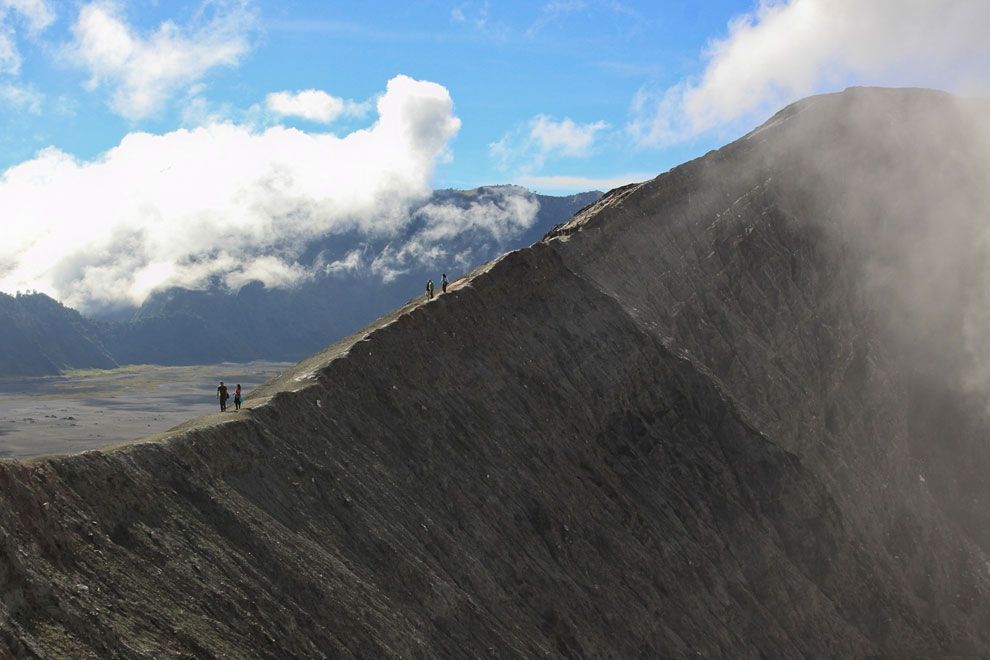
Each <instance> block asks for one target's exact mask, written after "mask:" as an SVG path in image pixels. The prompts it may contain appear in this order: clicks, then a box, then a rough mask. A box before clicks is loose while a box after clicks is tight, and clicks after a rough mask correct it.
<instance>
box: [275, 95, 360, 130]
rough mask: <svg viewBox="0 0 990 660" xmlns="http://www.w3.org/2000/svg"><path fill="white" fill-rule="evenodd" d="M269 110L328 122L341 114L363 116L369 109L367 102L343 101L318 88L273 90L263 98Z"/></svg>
mask: <svg viewBox="0 0 990 660" xmlns="http://www.w3.org/2000/svg"><path fill="white" fill-rule="evenodd" d="M265 105H266V106H267V107H268V110H269V111H270V112H273V113H275V114H277V115H281V116H283V117H302V118H303V119H308V120H310V121H316V122H322V123H324V124H329V123H330V122H332V121H333V120H334V119H336V118H337V117H339V116H341V115H350V116H355V117H360V116H363V115H364V114H366V113H367V112H368V110H370V105H369V104H367V103H355V102H354V101H345V100H344V99H341V98H338V97H336V96H331V95H330V94H327V93H326V92H324V91H322V90H319V89H306V90H302V91H299V92H294V93H293V92H273V93H271V94H269V95H268V96H267V97H266V98H265Z"/></svg>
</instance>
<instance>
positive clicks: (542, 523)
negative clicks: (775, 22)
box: [0, 90, 990, 658]
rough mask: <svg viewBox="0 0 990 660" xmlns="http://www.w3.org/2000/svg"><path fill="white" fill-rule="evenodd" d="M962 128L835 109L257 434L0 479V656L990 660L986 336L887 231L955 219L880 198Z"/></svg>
mask: <svg viewBox="0 0 990 660" xmlns="http://www.w3.org/2000/svg"><path fill="white" fill-rule="evenodd" d="M956 107H957V106H956V105H955V103H954V101H953V100H952V99H950V98H948V97H945V96H943V95H938V94H935V93H931V92H923V91H903V90H902V91H898V90H850V91H848V92H845V93H843V94H840V95H834V96H829V97H817V98H813V99H808V100H806V101H804V102H802V103H799V104H797V105H796V106H792V107H791V108H789V109H787V110H785V111H783V113H781V114H780V115H778V116H777V117H775V118H774V119H772V120H771V121H770V122H768V124H767V125H766V126H765V127H763V128H762V129H759V130H758V131H756V132H754V133H753V134H750V135H749V136H747V137H746V138H743V140H741V141H739V142H736V143H734V144H732V145H730V146H728V147H726V148H725V149H723V150H721V151H719V152H714V153H712V154H709V155H707V156H705V157H704V158H702V159H699V160H698V161H694V162H692V163H688V164H686V165H684V166H682V167H680V168H677V169H675V170H673V171H671V172H669V173H667V174H665V175H662V176H661V177H658V178H657V179H655V180H653V181H651V182H647V183H644V184H640V185H637V186H632V187H628V188H625V189H620V190H618V191H613V192H612V193H610V194H609V195H606V196H605V197H604V198H602V200H600V201H599V202H597V203H596V204H594V205H592V206H591V207H589V208H587V209H585V210H584V211H582V212H581V213H579V214H578V215H577V216H575V218H574V219H572V220H571V221H570V222H569V223H567V224H565V225H564V226H562V227H559V228H558V229H557V230H555V232H552V234H551V235H550V236H548V237H547V239H546V240H544V241H543V242H541V243H538V244H536V245H534V246H532V247H531V248H527V249H524V250H520V251H517V252H513V253H510V254H508V255H506V256H504V257H503V258H501V259H499V260H497V261H495V262H493V263H491V264H489V265H487V266H485V267H483V268H481V269H479V270H477V271H475V272H473V273H471V274H470V275H468V276H467V277H465V278H463V279H461V280H459V281H457V282H455V283H454V284H453V286H452V288H451V290H450V292H449V293H448V294H446V295H443V296H439V297H438V298H437V299H435V300H433V301H431V302H428V303H427V302H425V301H423V300H421V299H420V300H415V301H411V302H410V303H408V304H407V305H405V306H403V307H400V308H398V309H396V310H395V311H394V312H392V313H391V314H389V315H387V316H386V317H383V318H382V319H380V320H379V321H378V322H377V323H376V324H373V326H371V327H369V328H367V329H366V330H364V331H362V332H359V333H358V334H356V335H354V336H352V337H349V338H347V339H345V340H343V341H342V342H340V343H338V344H336V345H334V346H331V347H330V348H328V349H326V350H325V351H323V352H322V353H319V354H317V355H314V356H313V357H311V358H309V359H307V360H305V361H303V362H301V363H300V364H299V365H297V366H296V367H295V368H293V369H291V370H289V371H288V372H286V373H284V374H282V376H280V377H279V378H277V379H275V380H273V381H271V382H269V383H268V384H266V385H265V386H262V387H261V388H258V389H257V390H255V391H254V392H252V393H251V394H250V395H249V396H248V398H247V401H246V408H245V410H242V412H241V413H240V414H239V415H233V414H228V415H221V414H219V413H218V414H216V415H212V416H209V417H205V418H201V419H198V420H193V421H192V422H190V423H188V424H187V425H184V426H183V427H180V428H178V429H176V430H174V431H173V432H171V433H169V434H167V435H166V436H162V437H155V438H149V439H146V440H144V441H140V442H136V443H133V444H130V445H127V446H125V447H120V448H116V449H112V450H107V451H104V452H99V453H97V452H88V453H85V454H82V455H78V456H68V457H53V458H48V459H42V460H37V461H33V462H31V463H30V464H22V463H15V462H2V463H0V482H2V486H3V487H2V488H0V499H2V500H3V502H2V507H0V552H2V560H0V584H2V585H3V600H2V609H0V657H3V656H4V655H6V656H12V657H38V658H61V657H74V658H85V657H94V658H107V657H121V658H142V657H155V658H170V657H171V658H189V657H196V658H221V657H228V658H233V657H257V658H284V657H314V658H319V657H340V658H347V657H354V658H367V657H382V658H398V657H405V658H409V657H420V658H436V657H451V658H470V657H506V658H510V657H520V658H521V657H537V656H538V657H561V658H581V657H585V658H632V657H672V656H673V657H677V656H686V655H697V654H700V655H701V656H703V657H733V658H739V657H852V656H864V655H881V654H884V655H899V656H909V655H937V654H942V655H946V654H950V655H951V654H956V655H965V654H969V655H986V654H988V653H990V633H988V631H990V575H988V571H987V566H988V564H987V562H988V555H987V552H988V550H990V547H988V544H987V542H986V537H985V528H984V526H983V525H982V520H981V518H980V512H979V504H980V503H982V502H986V499H985V498H986V497H987V486H986V483H985V481H984V482H982V483H983V486H982V490H981V482H980V480H979V479H978V478H977V477H976V475H978V474H980V473H981V470H982V473H983V474H986V469H985V468H986V467H988V466H987V461H986V455H985V454H981V453H980V451H979V442H978V439H979V438H981V437H986V430H987V428H986V422H985V417H986V415H985V411H984V410H983V409H982V408H980V407H979V406H978V405H976V402H978V390H979V379H978V378H977V377H976V375H975V372H973V373H970V372H969V371H966V369H967V368H969V369H973V368H975V366H978V365H976V364H975V361H974V360H973V359H970V360H966V359H965V356H966V354H967V353H966V350H968V349H966V347H967V346H969V347H974V346H976V345H977V344H978V342H977V341H976V337H975V336H974V335H973V332H974V331H973V330H972V329H970V330H967V331H966V332H968V333H969V334H968V335H967V337H968V338H967V339H965V341H963V342H962V344H961V345H960V344H959V342H957V341H956V339H958V336H957V335H950V334H948V332H947V331H946V329H945V324H942V323H941V321H939V322H938V323H934V322H933V324H932V325H931V326H925V325H924V324H922V323H921V321H923V320H927V318H928V312H929V311H930V310H929V309H925V308H924V307H925V306H920V305H914V306H912V305H911V304H909V303H910V302H911V298H910V297H909V296H907V295H906V294H907V293H908V292H907V291H904V290H903V289H902V288H901V285H903V284H905V283H907V284H910V285H911V286H919V282H922V281H923V280H921V279H914V276H915V275H916V273H915V272H914V270H913V269H914V268H915V266H916V265H917V264H916V263H915V261H914V260H915V259H916V258H917V255H915V254H913V253H909V252H904V251H902V250H899V249H896V248H898V247H899V246H897V245H894V244H892V243H891V242H889V241H887V242H885V241H884V240H882V238H883V235H882V234H883V232H887V235H888V236H893V237H896V236H898V235H899V234H901V233H903V232H905V231H907V230H908V229H917V228H924V227H926V226H927V225H926V222H927V221H929V220H930V218H922V217H913V218H912V219H911V222H910V223H909V224H907V225H904V224H902V225H899V226H895V225H891V224H890V223H892V222H893V221H894V220H895V219H896V218H897V217H898V216H897V208H898V204H897V203H894V205H893V206H889V205H886V204H885V202H886V201H887V198H881V197H880V196H879V195H877V196H873V197H871V196H870V195H869V194H868V193H869V192H870V191H869V190H868V189H866V188H865V187H860V183H862V179H863V175H862V172H861V171H860V169H861V168H860V167H859V165H861V164H862V161H863V158H864V155H866V156H870V155H872V156H874V157H876V158H879V157H880V156H879V155H878V154H881V153H883V152H884V151H885V150H888V149H889V150H892V151H891V153H892V154H898V155H900V156H901V158H900V160H899V161H894V162H895V163H903V164H908V165H913V164H914V160H915V159H916V158H925V157H929V156H931V155H932V154H935V153H940V152H937V151H932V152H927V151H925V144H926V142H925V141H924V140H918V139H915V140H911V139H910V138H911V136H912V133H915V138H917V128H918V127H919V126H923V125H926V124H927V122H928V121H929V120H930V118H931V116H933V115H934V116H938V117H941V119H942V120H943V122H944V125H948V124H951V125H952V126H954V127H956V128H957V129H959V130H962V129H963V128H964V127H965V126H966V124H965V123H964V122H963V119H964V117H962V116H961V115H958V114H957V113H956V110H955V109H956ZM922 110H923V112H922ZM871 119H872V120H873V121H874V122H875V123H870V120H871ZM965 119H967V121H968V116H967V117H965ZM864 122H865V123H864ZM888 122H893V123H892V124H888ZM883 126H886V127H887V128H885V129H883V130H884V131H888V133H884V132H883V131H880V132H879V133H878V127H883ZM871 141H872V142H871ZM930 146H932V148H933V149H934V147H935V146H936V145H935V143H934V142H932V144H931V145H930ZM808 149H821V150H822V151H821V152H820V153H819V154H818V155H821V153H824V152H825V151H829V152H834V153H830V156H829V159H830V163H829V164H830V167H821V168H818V167H817V166H810V165H804V164H803V161H801V159H800V158H799V156H800V155H801V152H802V150H808ZM919 149H920V152H919ZM967 153H968V152H967ZM843 158H846V159H845V160H843ZM953 158H955V156H953ZM958 163H959V164H963V163H965V164H966V166H967V167H969V166H975V165H978V164H979V162H978V160H972V159H967V158H960V159H959V160H958ZM866 165H867V166H868V167H870V168H875V167H876V164H875V163H874V162H872V161H871V160H870V159H868V158H867V159H866ZM898 169H899V170H900V171H901V173H900V174H899V173H898V172H897V171H894V170H898ZM904 171H907V172H912V171H915V169H914V168H913V167H907V168H893V167H892V168H891V171H890V172H888V173H887V174H888V175H889V176H888V177H887V178H888V180H895V179H896V178H897V177H898V176H902V175H903V172H904ZM923 171H924V170H923V169H919V170H918V172H923ZM829 173H838V174H839V176H827V177H826V175H827V174H829ZM957 174H959V172H946V171H944V170H943V171H942V172H941V173H940V174H939V176H938V177H933V178H932V180H930V181H929V184H930V185H928V188H927V189H926V187H925V185H926V184H925V183H924V181H914V184H915V185H917V186H919V188H917V189H915V190H910V191H909V194H910V195H918V196H919V199H920V197H921V196H923V195H928V194H934V191H937V190H942V189H943V187H944V185H940V184H939V181H940V180H943V179H952V177H953V176H955V175H957ZM974 178H976V179H977V180H986V179H985V178H984V179H979V177H974ZM911 181H913V180H912V179H910V178H908V179H904V180H903V181H902V183H906V182H911ZM943 184H944V181H943ZM954 192H956V193H958V190H956V191H954ZM888 197H889V196H888ZM953 199H957V200H958V199H959V198H958V197H954V198H953ZM978 199H979V195H978V194H976V193H974V197H973V200H974V201H976V200H978ZM854 202H855V203H854ZM864 209H868V210H869V211H870V213H863V211H864ZM942 210H943V211H944V210H945V207H943V209H942ZM970 211H972V209H971V208H969V207H968V203H967V204H961V203H960V204H958V206H957V209H956V210H954V211H952V213H948V212H946V213H944V214H943V219H944V218H946V217H948V216H950V215H951V216H952V217H953V218H955V219H954V220H952V222H954V223H956V225H958V226H956V225H953V226H954V227H955V228H957V229H958V230H959V233H962V229H963V228H967V227H969V225H968V224H966V223H965V222H964V221H963V220H964V218H965V217H966V216H967V215H968V214H969V213H970ZM847 212H848V217H847V215H846V214H847ZM854 212H855V213H859V215H857V216H856V217H855V218H854V217H853V213H854ZM956 216H958V217H956ZM837 219H841V221H840V220H837ZM878 227H879V228H880V230H881V232H880V234H881V235H879V236H878V235H877V233H876V232H875V231H874V230H876V229H877V228H878ZM973 231H976V230H975V229H974V230H973ZM962 238H963V239H966V240H964V241H963V242H964V243H965V244H966V245H968V246H969V247H971V248H972V252H966V251H962V252H958V253H955V254H953V257H954V258H953V259H952V260H946V261H945V263H944V265H945V267H946V268H947V269H948V270H947V271H946V272H947V273H949V272H951V273H955V271H954V270H953V269H952V268H949V266H951V265H953V264H955V266H957V267H960V268H961V267H963V266H966V267H969V266H970V265H971V264H972V263H977V262H978V261H979V260H978V258H977V257H978V251H977V246H978V244H979V243H978V241H974V240H970V239H972V236H963V237H962ZM953 245H954V243H953ZM926 259H927V260H926V261H925V263H927V264H929V265H931V264H932V263H935V262H939V263H940V264H941V263H942V262H940V261H939V259H936V258H935V257H934V256H931V254H929V256H928V257H926ZM881 266H885V267H887V268H888V269H892V270H883V269H882V268H881ZM898 269H899V270H898ZM890 272H895V273H897V274H898V277H894V278H891V277H887V275H889V274H890ZM958 279H959V280H960V281H961V280H962V277H961V276H960V277H959V278H958ZM939 286H942V285H939ZM936 288H937V287H936ZM973 295H975V294H972V293H970V294H969V295H966V296H952V297H951V299H949V297H948V296H945V297H943V298H940V299H939V300H938V301H937V304H935V305H933V306H932V308H933V309H935V311H937V312H939V313H940V314H948V315H950V316H951V315H955V316H954V318H973V316H972V315H973V314H975V313H976V312H977V308H974V307H973V305H972V303H973V300H974V297H973ZM948 325H949V327H950V329H951V327H952V324H948ZM963 327H964V325H957V326H955V328H956V332H957V333H962V332H963V329H962V328H963ZM931 328H936V329H939V330H941V331H942V332H934V333H933V332H932V331H931ZM935 360H937V361H939V363H941V364H942V365H944V367H945V369H944V372H935V371H933V370H931V369H928V368H927V366H928V365H930V364H932V361H935ZM963 382H965V383H967V386H966V387H962V386H961V385H960V383H963ZM970 500H972V502H971V501H970ZM973 502H976V504H974V503H973ZM984 510H985V509H984Z"/></svg>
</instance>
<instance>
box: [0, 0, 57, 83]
mask: <svg viewBox="0 0 990 660" xmlns="http://www.w3.org/2000/svg"><path fill="white" fill-rule="evenodd" d="M18 19H21V21H22V22H23V23H25V24H26V25H27V27H28V31H29V32H30V33H31V34H32V35H34V34H37V33H38V32H40V31H41V30H43V29H45V28H46V27H48V26H49V25H50V24H51V22H52V21H53V20H55V16H54V14H53V13H52V11H51V10H50V9H49V8H48V5H47V4H46V3H45V2H44V1H43V0H0V74H8V75H14V76H16V75H18V74H19V73H20V70H21V54H20V51H18V49H17V35H16V32H15V30H14V24H15V23H16V22H17V20H18Z"/></svg>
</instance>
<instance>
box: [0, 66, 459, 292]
mask: <svg viewBox="0 0 990 660" xmlns="http://www.w3.org/2000/svg"><path fill="white" fill-rule="evenodd" d="M377 111H378V118H377V121H376V122H375V123H374V124H373V125H371V126H370V127H368V128H366V129H362V130H357V131H354V132H352V133H350V134H348V135H346V136H344V137H337V136H335V135H332V134H326V133H306V132H302V131H299V130H295V129H290V128H284V127H280V126H276V127H272V128H268V129H267V130H264V131H258V130H255V129H252V128H250V127H247V126H242V125H236V124H233V123H212V124H209V125H205V126H201V127H198V128H195V129H192V130H185V129H183V130H177V131H174V132H171V133H167V134H164V135H152V134H148V133H132V134H130V135H128V136H126V137H125V138H124V139H123V140H122V141H121V142H120V144H119V145H118V146H117V147H115V148H113V149H111V150H110V151H108V152H106V153H105V154H103V155H102V156H100V157H99V158H97V159H95V160H93V161H80V160H79V159H76V158H74V157H73V156H71V155H70V154H67V153H64V152H62V151H60V150H58V149H56V148H54V147H49V148H47V149H45V150H43V151H41V152H40V153H39V154H38V155H37V157H36V158H34V159H32V160H30V161H26V162H24V163H21V164H19V165H17V166H14V167H11V168H10V169H8V170H7V171H6V172H4V173H3V175H2V177H0V207H2V208H3V209H4V214H5V220H6V222H5V225H6V227H7V228H8V231H7V232H6V235H5V237H4V241H3V242H2V243H0V290H4V291H15V290H26V289H36V290H39V291H43V292H45V293H48V294H49V295H52V296H53V297H56V298H58V299H59V300H62V301H63V302H65V303H66V304H68V305H70V306H72V307H76V308H79V309H82V310H86V311H92V310H94V309H100V308H106V307H112V306H115V305H118V306H119V305H135V304H140V303H141V302H142V301H143V300H144V299H145V297H146V296H147V295H148V294H149V293H150V292H151V291H153V290H155V289H156V288H159V287H164V286H183V287H189V288H197V287H203V286H207V285H209V284H221V285H225V286H228V287H231V288H236V287H238V286H239V285H241V284H243V283H246V282H248V281H251V280H260V281H262V282H264V283H265V284H266V285H268V286H280V285H290V284H292V283H294V282H298V281H299V280H300V279H301V278H304V277H309V276H311V274H312V271H311V269H310V268H309V267H308V266H306V265H305V264H301V263H299V262H298V260H297V259H298V256H299V254H300V253H301V251H302V249H303V246H304V244H305V243H306V241H309V240H311V239H313V238H315V237H319V236H324V235H326V234H329V233H337V232H358V233H360V234H363V235H367V236H388V235H391V234H395V233H396V232H398V231H399V230H401V229H402V228H403V227H405V226H406V225H407V224H408V223H409V222H410V216H409V210H408V209H409V206H410V204H411V203H412V202H414V201H422V200H425V199H426V198H427V196H428V195H430V193H431V192H432V191H431V178H432V175H433V171H434V169H435V166H436V164H437V163H438V162H440V161H441V160H442V159H444V158H445V157H447V149H448V143H449V142H450V140H451V139H452V138H453V137H454V135H455V134H456V133H457V131H458V129H459V127H460V120H459V119H458V118H457V117H456V116H455V115H454V114H453V103H452V101H451V98H450V95H449V94H448V92H447V90H446V89H445V88H443V87H442V86H440V85H437V84H435V83H431V82H426V81H416V80H413V79H411V78H408V77H406V76H397V77H396V78H393V79H392V80H391V81H389V83H388V86H387V90H386V92H385V93H384V94H383V95H382V96H381V97H380V98H379V99H378V104H377ZM437 226H442V222H438V223H437ZM438 231H439V230H438Z"/></svg>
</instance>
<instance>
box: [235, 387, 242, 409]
mask: <svg viewBox="0 0 990 660" xmlns="http://www.w3.org/2000/svg"><path fill="white" fill-rule="evenodd" d="M240 409H241V384H240V383H238V384H237V389H235V390H234V410H240Z"/></svg>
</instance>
